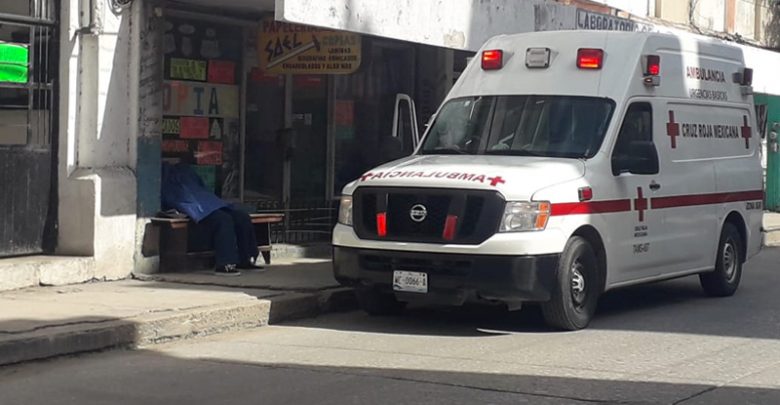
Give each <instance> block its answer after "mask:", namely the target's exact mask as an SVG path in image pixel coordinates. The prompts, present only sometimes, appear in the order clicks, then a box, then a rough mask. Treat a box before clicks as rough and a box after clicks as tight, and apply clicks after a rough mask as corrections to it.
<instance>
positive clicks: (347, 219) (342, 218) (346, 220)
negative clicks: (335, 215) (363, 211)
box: [339, 195, 352, 226]
mask: <svg viewBox="0 0 780 405" xmlns="http://www.w3.org/2000/svg"><path fill="white" fill-rule="evenodd" d="M339 223H340V224H343V225H349V226H352V196H348V195H343V196H341V201H340V202H339Z"/></svg>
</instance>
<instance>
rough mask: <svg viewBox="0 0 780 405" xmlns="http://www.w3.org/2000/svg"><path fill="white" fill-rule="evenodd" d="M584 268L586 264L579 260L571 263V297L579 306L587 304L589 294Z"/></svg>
mask: <svg viewBox="0 0 780 405" xmlns="http://www.w3.org/2000/svg"><path fill="white" fill-rule="evenodd" d="M584 270H585V266H583V264H582V263H580V261H579V260H576V261H575V262H574V263H572V265H571V299H572V301H573V302H574V306H576V307H577V308H582V307H583V306H584V305H585V298H586V295H587V289H586V285H585V276H583V275H582V273H583V271H584Z"/></svg>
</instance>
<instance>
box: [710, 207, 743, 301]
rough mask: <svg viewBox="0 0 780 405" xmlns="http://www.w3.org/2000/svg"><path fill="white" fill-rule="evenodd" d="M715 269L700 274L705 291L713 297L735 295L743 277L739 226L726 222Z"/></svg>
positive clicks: (719, 243)
mask: <svg viewBox="0 0 780 405" xmlns="http://www.w3.org/2000/svg"><path fill="white" fill-rule="evenodd" d="M717 255H718V256H717V257H716V260H715V271H712V272H709V273H702V274H699V281H700V282H701V287H702V289H703V290H704V293H705V294H707V295H709V296H711V297H728V296H731V295H734V293H735V292H737V287H739V281H740V279H741V278H742V262H743V261H744V258H743V257H742V237H741V236H740V234H739V231H738V230H737V227H736V226H734V224H732V223H729V222H727V223H725V224H724V225H723V230H722V231H721V233H720V241H719V242H718V253H717Z"/></svg>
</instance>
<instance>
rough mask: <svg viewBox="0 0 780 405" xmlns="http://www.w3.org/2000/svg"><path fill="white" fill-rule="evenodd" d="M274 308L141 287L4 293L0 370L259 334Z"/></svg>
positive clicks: (232, 297)
mask: <svg viewBox="0 0 780 405" xmlns="http://www.w3.org/2000/svg"><path fill="white" fill-rule="evenodd" d="M269 294H271V293H269ZM270 308H271V301H270V300H267V299H258V298H257V297H254V296H251V295H248V294H245V293H242V292H235V291H229V290H227V291H226V290H204V289H202V288H200V289H199V288H186V287H182V286H178V285H175V284H165V283H143V282H141V281H121V282H114V283H109V282H104V283H91V284H82V285H76V286H67V287H57V288H53V287H39V288H29V289H24V290H17V291H10V292H4V293H3V294H0V365H6V364H13V363H19V362H24V361H29V360H36V359H45V358H49V357H55V356H61V355H67V354H75V353H82V352H89V351H96V350H104V349H109V348H117V347H137V346H143V345H149V344H155V343H162V342H169V341H173V340H179V339H188V338H193V337H199V336H207V335H213V334H216V333H223V332H227V331H234V330H241V329H246V328H255V327H258V326H263V325H266V324H268V319H269V317H270Z"/></svg>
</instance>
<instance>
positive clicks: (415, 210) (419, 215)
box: [409, 204, 428, 222]
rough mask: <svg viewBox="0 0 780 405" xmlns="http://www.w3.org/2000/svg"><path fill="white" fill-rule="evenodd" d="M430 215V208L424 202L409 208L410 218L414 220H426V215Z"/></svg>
mask: <svg viewBox="0 0 780 405" xmlns="http://www.w3.org/2000/svg"><path fill="white" fill-rule="evenodd" d="M427 216H428V209H427V208H425V206H424V205H422V204H415V205H412V209H411V210H409V218H411V219H412V221H414V222H422V221H425V217H427Z"/></svg>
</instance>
